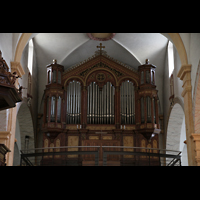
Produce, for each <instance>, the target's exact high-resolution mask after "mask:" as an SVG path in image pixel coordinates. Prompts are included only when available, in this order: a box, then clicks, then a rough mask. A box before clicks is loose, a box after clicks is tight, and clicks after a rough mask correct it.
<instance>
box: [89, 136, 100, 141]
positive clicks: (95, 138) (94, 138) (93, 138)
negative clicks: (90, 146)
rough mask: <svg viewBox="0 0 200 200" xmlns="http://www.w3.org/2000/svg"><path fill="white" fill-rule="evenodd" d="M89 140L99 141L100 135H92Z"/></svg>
mask: <svg viewBox="0 0 200 200" xmlns="http://www.w3.org/2000/svg"><path fill="white" fill-rule="evenodd" d="M89 140H99V136H98V135H90V136H89Z"/></svg>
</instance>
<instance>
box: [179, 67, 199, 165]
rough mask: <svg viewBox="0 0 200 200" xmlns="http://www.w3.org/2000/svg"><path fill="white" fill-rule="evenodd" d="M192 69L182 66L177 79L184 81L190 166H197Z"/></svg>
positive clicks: (183, 94)
mask: <svg viewBox="0 0 200 200" xmlns="http://www.w3.org/2000/svg"><path fill="white" fill-rule="evenodd" d="M191 67H192V65H188V64H187V65H182V66H181V69H180V70H179V72H178V75H177V77H179V78H180V79H181V80H182V81H183V86H182V87H183V92H182V94H181V95H182V97H183V98H184V113H185V124H186V140H187V153H188V163H189V165H190V166H192V165H196V162H195V145H194V142H193V140H192V133H194V121H193V115H192V86H191Z"/></svg>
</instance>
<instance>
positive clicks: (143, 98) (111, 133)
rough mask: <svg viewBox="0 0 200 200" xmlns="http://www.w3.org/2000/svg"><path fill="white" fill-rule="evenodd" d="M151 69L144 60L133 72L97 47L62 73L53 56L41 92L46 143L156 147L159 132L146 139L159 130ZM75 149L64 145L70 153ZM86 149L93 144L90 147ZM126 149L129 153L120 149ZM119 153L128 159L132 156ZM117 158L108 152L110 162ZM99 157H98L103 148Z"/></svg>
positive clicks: (59, 159)
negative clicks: (81, 60)
mask: <svg viewBox="0 0 200 200" xmlns="http://www.w3.org/2000/svg"><path fill="white" fill-rule="evenodd" d="M155 69H156V67H155V66H154V65H152V64H149V61H148V59H147V60H146V63H145V64H144V65H141V66H139V67H138V70H137V71H136V70H134V69H132V68H130V67H128V66H126V65H124V64H123V63H120V62H119V61H116V60H114V59H113V58H111V57H110V56H108V55H107V53H106V52H105V51H103V50H101V49H100V50H98V51H96V52H95V55H94V56H92V58H88V59H87V60H85V61H83V62H82V63H79V64H78V65H77V66H75V67H72V68H70V69H68V70H66V71H64V67H63V66H61V65H59V64H57V62H56V60H54V61H53V64H50V65H48V66H47V85H46V89H45V91H44V93H45V98H44V99H45V100H44V115H43V132H44V135H43V144H44V147H59V146H126V147H149V148H159V141H158V135H155V136H154V137H153V138H152V139H151V140H150V138H151V136H152V133H153V132H154V129H155V128H156V129H159V128H160V125H159V119H158V94H157V93H158V91H157V90H156V85H155ZM84 149H86V148H84ZM78 150H79V149H78V148H68V151H78ZM87 150H94V148H92V147H91V148H89V147H88V148H87ZM109 150H111V151H112V150H113V148H109ZM127 150H129V151H133V149H124V151H127ZM46 151H48V150H46ZM58 151H59V149H58ZM142 151H145V149H143V150H142ZM152 151H153V152H154V153H157V151H156V150H152ZM56 157H57V162H58V165H59V163H62V162H64V161H63V160H62V156H56ZM67 157H68V158H67V159H68V160H77V159H78V155H67ZM121 157H123V160H126V159H127V160H128V159H131V158H132V159H133V157H134V156H128V155H126V156H121ZM121 157H120V156H116V155H112V156H111V155H110V156H108V161H110V162H112V161H113V162H120V160H121ZM135 157H136V156H135ZM46 159H48V156H47V158H46ZM141 159H143V160H144V163H145V162H146V160H147V158H146V156H141V157H140V160H141ZM156 159H157V158H156V157H155V160H156ZM65 160H66V156H65ZM92 161H94V156H93V155H88V156H84V157H83V162H92ZM99 161H102V148H100V155H99ZM121 162H122V161H121ZM135 162H137V161H135ZM140 163H141V162H140Z"/></svg>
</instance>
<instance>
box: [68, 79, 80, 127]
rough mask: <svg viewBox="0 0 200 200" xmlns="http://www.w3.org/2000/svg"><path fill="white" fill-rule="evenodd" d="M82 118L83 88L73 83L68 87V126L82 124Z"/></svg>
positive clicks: (77, 83)
mask: <svg viewBox="0 0 200 200" xmlns="http://www.w3.org/2000/svg"><path fill="white" fill-rule="evenodd" d="M80 116H81V86H80V83H79V82H77V81H72V82H70V83H69V85H68V87H67V117H66V120H67V124H80Z"/></svg>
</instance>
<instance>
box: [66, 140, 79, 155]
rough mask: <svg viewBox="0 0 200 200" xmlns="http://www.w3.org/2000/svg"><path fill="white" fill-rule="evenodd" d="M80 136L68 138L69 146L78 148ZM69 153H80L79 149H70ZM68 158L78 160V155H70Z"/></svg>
mask: <svg viewBox="0 0 200 200" xmlns="http://www.w3.org/2000/svg"><path fill="white" fill-rule="evenodd" d="M78 142H79V136H68V146H78ZM68 151H78V148H68ZM68 158H78V155H68Z"/></svg>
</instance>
